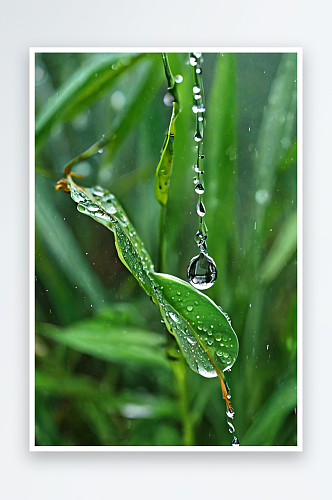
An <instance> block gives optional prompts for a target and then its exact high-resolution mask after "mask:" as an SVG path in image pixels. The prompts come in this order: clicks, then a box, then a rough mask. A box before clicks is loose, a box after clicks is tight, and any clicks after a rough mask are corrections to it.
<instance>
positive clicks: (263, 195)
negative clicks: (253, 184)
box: [255, 189, 270, 205]
mask: <svg viewBox="0 0 332 500" xmlns="http://www.w3.org/2000/svg"><path fill="white" fill-rule="evenodd" d="M255 200H256V201H257V203H259V204H260V205H265V204H266V203H267V202H268V201H269V200H270V193H269V192H268V191H267V190H266V189H260V190H259V191H256V194H255Z"/></svg>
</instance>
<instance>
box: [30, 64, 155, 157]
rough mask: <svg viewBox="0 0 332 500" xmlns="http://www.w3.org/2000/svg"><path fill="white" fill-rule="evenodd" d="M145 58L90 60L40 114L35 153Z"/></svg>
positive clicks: (62, 87) (57, 92)
mask: <svg viewBox="0 0 332 500" xmlns="http://www.w3.org/2000/svg"><path fill="white" fill-rule="evenodd" d="M146 56H147V54H125V57H124V54H100V55H99V57H97V58H96V57H95V56H94V57H93V58H91V59H89V60H88V61H87V63H86V65H85V66H83V67H82V68H80V69H79V70H78V71H76V72H75V73H74V75H73V76H72V77H71V78H70V79H69V80H68V81H66V82H65V83H64V84H63V85H62V86H61V87H60V89H58V90H57V91H56V92H55V93H54V95H53V96H52V97H51V98H50V99H49V101H48V102H47V104H46V105H45V106H44V108H43V109H42V110H41V112H40V113H39V115H38V117H37V119H36V150H37V149H38V148H39V147H40V146H41V145H42V143H43V141H44V140H45V139H46V137H47V136H48V134H49V132H50V130H51V128H52V127H53V126H54V125H55V124H56V123H60V122H64V121H67V120H70V119H72V118H74V117H75V116H76V115H78V114H79V113H80V112H81V111H82V110H83V109H85V108H87V107H89V106H91V105H92V104H93V103H94V102H95V101H97V100H98V99H99V98H100V97H102V95H104V94H105V92H107V91H108V90H109V89H110V88H111V86H112V85H113V83H114V81H115V79H116V78H118V77H119V76H120V75H121V74H123V73H124V72H125V71H128V69H131V68H132V67H133V65H134V64H136V63H137V62H138V61H139V60H140V59H142V58H143V57H146ZM128 61H130V64H128Z"/></svg>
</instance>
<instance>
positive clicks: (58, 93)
mask: <svg viewBox="0 0 332 500" xmlns="http://www.w3.org/2000/svg"><path fill="white" fill-rule="evenodd" d="M168 57H169V64H170V67H171V68H172V72H173V74H174V75H176V74H181V75H182V76H183V82H182V83H181V84H177V89H176V90H177V97H178V100H179V102H180V103H181V108H182V111H181V113H179V114H178V115H177V118H176V136H175V140H174V160H173V172H172V179H171V183H170V185H169V189H168V191H167V197H168V201H167V218H166V219H165V220H166V224H165V227H164V232H163V239H164V246H165V248H164V253H163V256H162V258H161V259H160V255H159V262H162V267H163V269H164V272H166V273H168V275H165V274H157V273H154V269H153V268H152V267H151V266H153V263H154V262H157V256H158V253H159V251H160V248H158V247H159V246H160V245H159V242H158V226H159V227H160V225H159V217H160V214H159V212H160V211H162V207H160V206H159V205H158V203H157V201H156V200H155V197H154V183H155V172H156V168H157V165H158V162H159V160H160V148H161V145H162V143H163V139H164V137H165V131H166V130H167V129H169V119H170V111H171V110H170V109H168V110H167V109H165V106H164V105H163V95H164V94H165V93H166V92H167V82H166V79H165V71H164V67H163V59H162V56H161V54H139V55H129V56H128V57H127V54H104V55H100V54H46V53H44V54H36V68H37V71H36V76H38V78H37V80H36V111H37V119H36V145H37V156H36V321H37V324H36V443H37V445H41V446H47V445H55V446H72V445H77V446H82V445H88V446H89V445H102V446H105V445H114V446H130V445H132V446H137V445H151V446H172V445H173V446H174V445H175V446H181V445H183V444H187V445H198V446H202V445H206V446H216V445H219V446H223V445H230V441H231V436H230V435H229V432H228V429H227V425H226V421H225V420H226V418H225V414H224V412H225V404H224V402H223V401H222V395H221V391H220V383H219V381H218V380H216V379H208V378H203V377H199V376H198V375H197V374H196V373H194V372H193V371H191V370H190V369H189V367H188V365H187V364H186V363H185V362H184V361H183V357H182V356H181V355H180V354H179V352H178V346H177V344H175V342H173V337H172V336H170V335H168V333H167V330H166V328H165V325H163V324H162V323H161V322H160V314H159V311H158V308H159V310H160V312H161V313H162V315H163V320H164V321H165V323H166V326H167V327H168V329H169V330H170V329H172V330H173V331H172V333H173V335H174V334H175V336H176V337H177V339H178V341H179V343H180V346H181V350H182V352H183V354H185V355H186V352H185V349H186V347H185V346H188V345H189V344H190V345H191V342H195V341H196V342H197V344H194V345H198V346H199V345H201V344H200V340H199V339H202V338H203V339H204V337H202V332H204V330H203V327H204V326H205V325H203V323H202V325H200V324H199V322H198V321H200V320H201V318H197V316H200V317H201V316H202V321H205V319H207V316H209V321H208V323H209V325H207V328H209V327H210V331H211V330H213V331H214V332H215V327H216V326H217V325H218V326H219V323H220V325H222V327H223V328H224V329H225V332H227V333H230V336H232V335H234V337H231V338H232V339H233V341H232V346H233V347H234V346H237V340H236V336H235V334H234V333H233V330H232V327H231V326H230V324H229V322H228V321H227V317H226V315H225V313H223V312H222V311H221V310H220V309H218V308H217V307H216V306H215V305H214V302H215V303H216V304H218V305H220V306H222V308H223V309H225V310H226V311H227V312H228V313H229V315H230V317H231V318H232V325H233V327H234V330H235V331H236V332H237V334H238V336H239V343H240V351H239V357H238V359H237V361H236V364H235V365H234V368H233V369H232V371H231V372H230V373H229V374H228V375H227V379H228V381H229V386H230V388H231V394H232V405H233V406H234V409H235V411H236V416H235V426H236V430H237V433H238V436H239V439H240V444H241V445H245V446H253V445H257V446H266V445H272V446H275V445H284V446H287V445H295V444H296V414H295V412H294V410H295V407H296V385H297V384H296V352H297V351H296V346H297V338H296V210H295V208H296V55H294V54H223V55H221V54H204V63H203V66H202V67H203V81H204V88H205V104H206V110H207V113H206V131H205V136H204V154H205V160H204V170H205V195H204V203H205V205H206V209H207V213H206V219H207V226H208V228H209V233H208V249H209V254H210V255H211V256H212V257H213V259H214V260H215V262H216V264H217V266H218V280H217V282H216V284H215V285H214V286H213V287H212V288H211V289H209V291H208V295H209V296H210V298H211V301H210V299H208V298H205V299H202V297H204V296H203V295H202V294H200V292H197V291H195V290H193V289H192V287H190V286H189V285H188V284H187V283H185V282H183V281H182V280H181V279H180V278H185V276H186V267H187V265H188V263H189V261H190V259H191V258H192V256H193V255H195V254H196V253H197V247H196V248H195V246H196V245H195V243H194V241H193V236H194V234H195V232H196V230H197V216H196V213H195V205H196V201H197V199H196V195H195V193H194V189H193V183H192V178H193V175H194V172H193V170H192V169H191V168H190V167H191V166H192V165H193V164H194V162H195V157H196V151H195V146H194V141H193V135H194V130H195V117H194V115H193V113H192V111H191V106H192V85H193V83H192V82H193V80H192V78H193V77H192V72H191V69H192V68H191V67H190V65H188V64H186V63H187V61H188V54H169V55H168ZM96 68H98V70H96ZM96 74H97V76H95V75H96ZM85 150H87V151H90V153H88V154H85V155H84V154H83V155H82V152H83V151H85ZM101 150H102V151H101ZM97 151H101V154H95V156H90V154H91V152H94V153H97ZM77 155H80V156H79V157H77ZM75 157H76V158H77V160H75V161H74V162H73V163H72V165H75V164H76V166H75V169H73V170H75V172H78V173H80V174H82V175H84V176H85V177H86V179H84V181H82V182H79V183H80V184H84V185H85V186H92V185H98V184H100V185H102V186H103V187H105V188H107V189H109V191H110V192H112V193H114V194H115V196H116V197H117V198H118V199H120V200H121V205H123V206H124V207H125V208H126V213H124V211H123V209H122V208H121V206H120V204H118V202H117V201H116V200H115V198H112V199H111V200H110V203H109V205H108V207H106V208H109V209H110V212H112V211H113V212H114V207H115V208H116V211H117V213H118V215H119V217H120V218H119V219H117V220H116V224H115V226H116V228H117V230H114V227H113V230H114V236H115V239H116V246H117V248H116V249H115V246H114V243H113V241H112V237H111V238H110V233H109V231H108V229H112V228H111V227H109V226H108V224H109V223H110V220H106V219H105V218H103V217H99V219H98V216H97V214H96V213H95V215H94V216H93V213H92V212H90V213H89V215H90V216H93V218H95V219H97V220H98V222H101V223H102V224H96V223H95V221H94V220H89V218H87V217H84V215H85V213H86V207H84V203H81V205H82V206H81V212H78V211H77V210H76V209H75V204H74V203H72V202H71V200H70V198H69V196H68V195H67V194H65V193H63V192H61V191H60V192H56V191H55V190H54V186H55V181H57V180H58V179H59V178H60V177H61V176H62V175H63V168H64V166H65V165H66V164H68V163H69V161H70V160H71V159H72V158H75ZM78 189H79V188H78ZM96 191H97V192H98V189H97V188H96ZM80 192H81V191H80ZM87 193H89V196H90V202H91V203H92V206H93V205H96V204H98V203H99V201H100V200H99V201H98V196H97V197H95V196H94V195H93V194H92V191H90V192H89V190H88V191H87ZM104 195H105V193H104V192H103V196H104ZM91 196H92V199H91ZM76 201H77V200H76ZM103 201H104V202H105V200H103ZM103 205H105V203H104V204H103ZM103 205H102V206H103ZM111 206H112V207H113V209H111ZM104 208H105V206H104ZM95 212H96V211H95ZM121 214H122V216H123V217H125V222H123V220H122V222H121ZM127 214H128V215H127ZM109 215H113V216H114V213H113V214H109ZM165 215H166V213H164V214H163V216H165ZM113 222H114V221H113ZM131 223H132V225H131ZM105 226H106V227H105ZM134 227H135V230H134V229H133V228H134ZM133 231H135V232H136V231H137V233H138V234H139V235H140V236H141V238H142V239H139V238H138V236H137V234H135V235H133ZM130 233H131V235H132V236H131V235H130ZM142 241H144V243H145V245H143V243H142ZM135 243H136V244H137V246H135ZM126 248H127V252H125V249H126ZM135 249H138V253H137V252H135ZM143 249H144V250H145V249H146V250H145V252H144V251H143ZM116 250H117V251H116ZM125 254H127V255H125ZM143 254H144V256H143ZM149 255H151V258H150V257H149ZM141 256H143V261H144V263H145V264H144V266H145V267H144V266H143V265H142V267H141V268H140V269H139V268H137V270H135V272H136V274H135V272H134V273H133V271H134V269H135V267H134V266H135V265H136V266H139V265H140V263H141V262H143V261H142V260H141V258H140V257H141ZM145 258H146V259H147V260H145ZM119 259H120V260H119ZM121 261H122V262H121ZM123 264H125V266H124V265H123ZM126 267H127V269H126ZM128 269H129V270H130V271H131V273H133V274H134V276H135V277H136V278H138V279H136V280H135V279H134V277H133V274H131V273H129V272H128ZM147 271H149V274H148V273H147ZM139 275H141V277H142V282H140V280H139ZM149 275H150V278H149V279H148V278H147V276H149ZM151 275H153V279H152V278H151ZM169 275H174V276H179V278H174V277H172V276H169ZM151 280H152V281H151ZM138 282H140V285H141V287H139V286H138ZM142 285H143V286H142ZM154 286H157V288H158V290H159V291H160V289H161V287H163V289H162V292H163V293H162V294H161V295H158V294H157V293H156V291H155V290H154ZM143 291H145V292H147V293H148V294H149V295H150V296H152V298H153V301H154V302H155V304H157V305H158V308H157V307H156V305H155V304H153V303H151V302H150V301H149V300H148V299H147V296H146V294H145V293H143ZM177 292H179V293H180V295H178V294H177ZM187 293H189V296H187V295H186V294H187ZM194 295H195V296H196V297H197V296H199V297H200V301H197V302H198V305H197V304H195V300H196V299H195V297H194ZM173 297H174V298H173ZM179 298H180V299H182V300H180V301H179V300H178V299H179ZM212 301H213V302H212ZM189 302H190V303H189ZM188 306H189V308H190V307H191V306H193V307H194V308H196V309H197V308H199V312H198V313H196V314H195V316H196V319H195V318H194V319H192V314H190V313H193V312H194V310H195V312H196V309H193V310H192V311H189V310H188V309H187V308H188ZM197 310H198V309H197ZM166 312H167V314H166ZM170 313H172V314H173V315H174V317H173V318H172V316H170ZM214 315H216V316H214ZM203 316H205V318H204V319H203ZM174 318H175V319H174ZM196 320H197V324H196ZM192 322H194V323H195V324H194V325H192ZM211 325H213V326H214V328H213V329H211ZM199 327H202V330H200V329H199ZM186 328H187V329H188V332H186V331H185V329H186ZM189 331H190V335H188V334H189ZM207 331H208V330H207ZM187 333H188V334H187ZM216 333H217V334H218V332H216ZM216 333H213V335H212V337H213V340H214V342H215V341H216ZM219 333H220V332H219ZM184 334H186V336H185V335H184ZM188 337H189V338H190V340H191V342H189V341H188V340H186V338H188ZM207 338H208V337H207ZM218 338H219V337H218ZM203 342H204V343H205V342H207V340H206V341H203ZM218 342H221V341H218ZM211 346H212V347H211ZM211 346H209V349H210V348H211V351H210V355H211V358H212V360H213V361H215V360H218V359H219V357H218V355H217V353H216V350H213V346H214V344H211ZM214 349H215V348H214ZM202 352H203V355H204V352H205V354H206V351H204V349H203V351H202ZM227 353H228V354H229V355H230V356H231V357H232V360H233V362H234V360H235V358H236V354H235V351H234V353H233V354H232V352H231V348H230V346H229V350H228V351H227ZM187 354H188V355H187V359H188V360H189V363H191V364H193V363H192V362H191V361H190V360H191V359H192V358H191V356H190V354H191V353H187ZM208 359H209V361H211V359H210V358H209V357H208ZM210 364H211V363H210ZM192 367H193V366H192ZM224 367H225V365H222V366H220V368H221V369H223V368H224ZM208 370H211V367H210V365H209V367H208Z"/></svg>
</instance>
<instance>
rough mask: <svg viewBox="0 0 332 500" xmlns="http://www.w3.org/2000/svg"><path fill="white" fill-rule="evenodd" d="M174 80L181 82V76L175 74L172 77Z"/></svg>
mask: <svg viewBox="0 0 332 500" xmlns="http://www.w3.org/2000/svg"><path fill="white" fill-rule="evenodd" d="M174 80H175V81H176V83H182V82H183V76H182V75H176V76H175V77H174Z"/></svg>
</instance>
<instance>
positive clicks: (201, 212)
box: [196, 201, 205, 217]
mask: <svg viewBox="0 0 332 500" xmlns="http://www.w3.org/2000/svg"><path fill="white" fill-rule="evenodd" d="M196 210H197V213H198V215H199V216H200V217H204V215H205V206H204V203H203V202H202V201H199V202H198V203H197V207H196Z"/></svg>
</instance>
